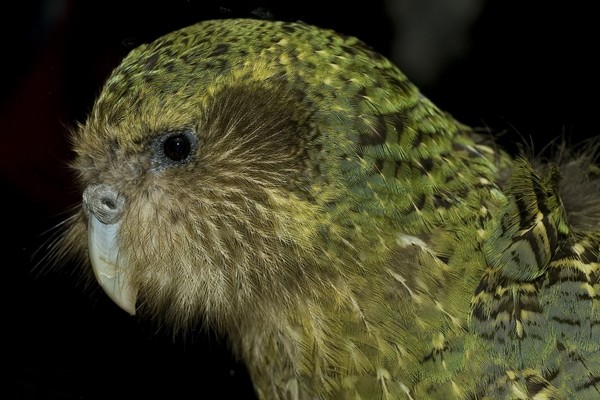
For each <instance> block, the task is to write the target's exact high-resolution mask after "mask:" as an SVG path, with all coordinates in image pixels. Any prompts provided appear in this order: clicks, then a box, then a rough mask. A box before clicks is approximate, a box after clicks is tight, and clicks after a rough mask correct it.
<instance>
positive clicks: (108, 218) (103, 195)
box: [83, 184, 125, 225]
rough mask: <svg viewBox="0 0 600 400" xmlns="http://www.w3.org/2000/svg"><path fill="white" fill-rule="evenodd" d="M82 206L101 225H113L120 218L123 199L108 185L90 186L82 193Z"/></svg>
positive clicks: (123, 203) (123, 204)
mask: <svg viewBox="0 0 600 400" xmlns="http://www.w3.org/2000/svg"><path fill="white" fill-rule="evenodd" d="M83 206H84V208H85V210H86V212H87V213H88V214H93V215H94V216H95V217H96V218H97V219H98V220H99V221H100V222H102V223H103V224H107V225H108V224H114V223H116V222H117V221H119V219H120V218H121V214H122V213H123V208H124V206H125V199H124V197H123V195H121V194H120V193H119V192H118V191H117V190H116V189H115V188H114V187H112V186H110V185H104V184H102V185H90V186H88V187H87V188H86V189H85V190H84V191H83Z"/></svg>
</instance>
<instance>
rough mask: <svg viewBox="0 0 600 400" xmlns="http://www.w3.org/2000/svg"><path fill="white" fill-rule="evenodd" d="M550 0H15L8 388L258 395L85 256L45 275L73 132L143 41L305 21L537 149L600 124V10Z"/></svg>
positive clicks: (11, 22)
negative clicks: (240, 20)
mask: <svg viewBox="0 0 600 400" xmlns="http://www.w3.org/2000/svg"><path fill="white" fill-rule="evenodd" d="M17 3H18V4H17ZM147 3H150V4H147ZM549 3H550V2H523V1H516V0H504V1H477V0H464V1H456V2H448V1H445V0H427V1H425V0H396V1H393V0H388V1H387V2H384V1H380V0H371V1H369V2H362V3H361V4H360V5H351V2H349V1H330V2H323V1H320V2H298V3H291V2H290V4H286V2H276V1H273V2H266V1H265V2H261V1H248V2H244V3H242V2H234V1H170V2H166V1H165V2H154V3H151V2H127V3H126V2H121V1H114V0H109V1H106V0H105V1H99V0H98V1H85V2H83V1H80V2H75V1H68V0H62V1H59V0H47V1H30V2H15V4H11V6H12V7H13V9H12V10H11V11H4V12H3V17H2V23H1V24H0V25H1V27H0V29H1V30H2V38H3V39H4V43H3V46H2V50H1V51H2V52H3V53H2V56H0V64H1V66H2V71H3V72H2V74H1V76H2V79H3V85H2V89H1V91H0V129H1V130H2V145H1V146H0V185H1V187H2V194H3V196H2V200H3V201H2V210H3V212H2V218H3V219H4V220H8V225H7V228H8V229H6V230H5V231H4V235H3V236H2V237H3V239H2V250H3V251H2V253H3V255H4V257H3V262H2V271H3V276H2V278H3V279H2V282H3V291H2V292H3V293H4V294H5V297H6V298H5V300H4V302H3V304H4V316H5V317H4V318H3V320H4V323H3V325H2V326H3V328H2V331H3V336H4V345H5V346H4V349H3V354H2V360H3V361H4V367H5V370H6V369H8V370H9V371H10V372H9V374H8V375H4V376H5V377H6V378H7V379H8V385H7V386H5V387H6V388H8V389H7V390H8V395H6V396H5V395H4V394H2V395H0V396H1V397H3V398H11V399H104V398H107V397H110V398H121V397H135V398H144V397H156V396H159V395H161V394H164V395H165V396H167V395H168V396H169V398H192V397H194V396H197V398H213V397H218V398H252V396H253V395H252V388H251V384H250V382H249V380H248V378H247V376H246V374H245V371H244V368H243V366H241V365H240V364H238V363H236V362H235V361H234V360H232V358H231V357H230V356H229V353H228V351H227V349H226V347H225V346H224V344H223V343H222V341H221V340H220V339H218V338H216V337H214V335H210V334H206V333H202V332H197V333H193V334H190V335H188V336H187V338H186V340H183V339H181V338H173V337H172V336H171V335H170V334H169V333H168V332H167V331H165V330H163V329H161V328H160V327H159V326H157V325H156V324H154V323H151V322H148V321H140V320H137V319H135V318H132V317H129V316H127V315H126V314H125V313H124V312H122V311H121V310H119V309H118V308H117V307H116V306H115V305H113V304H112V303H110V301H109V300H108V299H107V298H106V297H105V296H104V295H103V294H102V293H101V292H100V291H98V290H88V289H85V288H84V287H83V286H82V285H80V284H79V282H78V279H77V275H76V274H75V273H73V270H74V266H73V265H64V266H63V267H62V268H59V269H51V270H49V271H48V270H46V272H43V273H41V272H40V271H42V270H43V269H40V268H34V266H35V264H36V262H38V261H39V260H40V259H41V257H43V254H44V247H43V242H44V240H45V239H47V238H48V237H49V234H48V233H44V232H46V231H47V230H48V229H50V228H51V227H52V226H54V225H56V224H57V223H59V222H60V221H61V220H62V219H63V218H64V217H65V216H66V215H67V214H65V211H66V210H68V209H69V207H72V206H74V205H75V204H76V203H77V202H78V198H79V195H78V193H77V188H76V187H75V186H74V185H73V184H72V176H71V174H70V172H69V170H68V168H67V167H66V165H67V162H68V161H69V160H71V159H72V154H71V153H70V152H69V149H68V147H69V145H68V130H69V129H70V128H71V127H73V126H75V124H76V123H77V121H80V122H83V121H84V120H85V116H86V114H87V112H89V110H90V107H91V105H92V102H93V99H94V97H95V96H96V95H97V94H98V92H99V90H100V86H101V84H102V82H103V80H104V79H105V78H106V77H107V75H108V74H109V72H110V71H111V69H112V68H114V67H115V66H116V65H117V64H118V62H119V60H120V59H121V58H122V57H123V56H124V55H125V54H127V52H128V51H129V50H131V49H132V48H133V47H135V46H136V45H138V44H141V43H144V42H147V41H150V40H152V39H154V38H156V37H157V36H159V35H162V34H165V33H167V32H169V31H171V30H174V29H177V28H181V27H184V26H186V25H189V24H192V23H194V22H197V21H200V20H205V19H210V18H232V17H272V18H275V19H283V20H303V21H305V22H308V23H312V24H316V25H320V26H322V27H327V28H333V29H335V30H338V31H340V32H344V33H346V34H351V35H354V36H358V37H360V38H361V39H363V40H364V41H365V42H367V43H369V44H370V45H371V46H373V47H374V48H375V49H377V50H378V51H380V52H381V53H383V54H385V55H387V56H389V57H391V58H393V59H394V60H395V61H396V62H397V63H398V65H399V66H400V67H401V68H402V69H403V70H404V71H405V72H406V73H407V75H408V76H409V77H411V78H412V79H413V81H415V82H416V83H417V84H418V85H419V86H420V87H421V89H422V90H423V92H424V93H425V94H426V95H427V96H428V97H429V98H430V99H432V100H433V101H434V102H435V103H437V104H438V105H439V106H440V107H441V108H443V109H445V110H447V111H449V112H451V113H452V114H453V115H454V116H456V117H457V118H458V119H459V120H461V121H463V122H465V123H468V124H471V125H475V126H480V127H488V128H491V129H492V130H493V131H495V132H498V133H499V134H500V133H502V135H501V138H500V141H501V143H502V144H504V145H506V146H507V147H508V148H509V149H514V148H515V147H516V146H515V143H517V142H527V143H533V145H534V149H540V148H541V147H542V146H543V145H544V144H545V143H547V142H549V141H550V140H551V139H553V138H555V137H558V136H561V135H562V136H564V137H566V138H568V139H570V140H572V141H573V142H578V141H581V140H583V139H585V138H587V137H592V136H598V134H599V129H598V125H597V123H596V120H597V118H598V116H597V112H596V105H597V103H598V102H597V100H596V96H597V93H598V81H599V79H598V75H597V73H598V71H599V69H598V66H599V65H598V62H597V61H595V60H593V58H594V57H595V56H596V54H595V53H597V52H598V38H599V35H598V28H597V26H598V24H597V23H596V20H595V18H594V17H595V15H596V14H595V13H594V12H592V8H591V5H590V6H584V5H583V4H584V2H581V3H582V4H579V3H578V2H573V1H568V2H567V1H558V2H552V5H550V4H549ZM284 4H285V5H284ZM449 4H452V5H454V6H453V7H451V8H449ZM525 4H526V6H525ZM590 4H591V3H590ZM5 226H6V225H5ZM36 249H40V252H39V253H38V255H37V256H36V255H34V253H35V251H36ZM42 264H43V263H42ZM217 393H218V396H217V395H216V394H217ZM213 394H214V395H213Z"/></svg>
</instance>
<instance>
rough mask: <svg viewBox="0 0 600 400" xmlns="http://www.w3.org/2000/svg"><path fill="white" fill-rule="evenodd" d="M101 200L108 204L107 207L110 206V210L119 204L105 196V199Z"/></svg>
mask: <svg viewBox="0 0 600 400" xmlns="http://www.w3.org/2000/svg"><path fill="white" fill-rule="evenodd" d="M101 202H102V204H103V205H105V206H106V208H108V209H110V210H114V209H115V208H117V205H116V204H115V202H114V201H112V200H111V199H106V198H104V199H102V200H101Z"/></svg>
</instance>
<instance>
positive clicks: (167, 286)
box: [60, 19, 600, 399]
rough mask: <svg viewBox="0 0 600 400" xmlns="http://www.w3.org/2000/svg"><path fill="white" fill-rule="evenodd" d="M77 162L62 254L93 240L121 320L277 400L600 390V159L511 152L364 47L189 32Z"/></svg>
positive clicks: (328, 38) (88, 139)
mask: <svg viewBox="0 0 600 400" xmlns="http://www.w3.org/2000/svg"><path fill="white" fill-rule="evenodd" d="M73 145H74V149H75V152H76V155H77V156H76V159H75V161H74V164H73V165H74V168H75V170H76V171H77V173H78V175H79V179H80V183H81V188H82V191H83V192H84V195H83V198H84V202H83V207H82V208H81V210H80V211H79V212H78V213H77V215H76V216H75V217H74V218H73V219H72V224H71V226H70V227H69V230H68V231H67V232H66V234H65V236H64V238H63V240H62V243H61V246H62V247H61V250H60V251H61V252H70V253H71V254H73V255H78V256H79V257H81V259H82V260H84V261H85V264H86V265H88V261H87V260H88V237H89V253H90V254H91V258H92V264H93V265H94V269H95V271H96V275H97V277H98V279H99V281H100V282H101V284H102V286H103V287H104V289H105V290H106V292H107V293H108V294H109V295H111V297H113V298H114V299H115V301H117V303H119V304H120V305H121V306H122V307H123V308H125V309H126V310H128V311H130V312H134V310H135V309H136V307H137V312H138V313H139V314H141V315H145V316H150V317H153V318H156V319H159V320H162V321H164V322H165V323H167V324H170V325H171V326H172V327H173V328H174V329H176V330H180V329H186V327H189V326H190V325H191V324H207V325H210V326H212V327H214V328H215V329H217V330H218V331H219V332H221V333H222V334H224V335H225V336H226V337H227V338H228V340H229V342H230V343H231V346H232V350H233V351H234V352H235V353H236V354H237V355H238V356H239V357H241V359H242V360H243V361H244V362H245V363H246V365H247V366H248V370H249V372H250V375H251V377H252V380H253V382H254V384H255V388H256V392H257V394H258V395H259V397H260V398H262V399H317V398H318V399H359V398H360V399H381V398H386V399H402V398H406V399H446V398H457V399H592V398H599V397H600V391H599V387H598V385H599V384H598V380H599V379H600V354H599V347H600V331H599V329H600V328H599V325H598V324H599V320H600V314H599V311H598V310H599V309H600V304H599V303H598V296H599V294H598V291H599V290H600V284H599V275H598V272H599V271H598V270H599V267H600V263H599V246H600V223H599V222H600V200H598V198H599V196H600V179H599V174H600V170H599V169H598V167H597V166H596V164H595V163H594V162H595V160H594V159H593V158H592V156H590V155H589V154H591V153H590V152H587V153H584V154H583V155H581V156H579V157H577V156H575V157H566V158H565V159H564V160H562V161H560V162H556V163H550V162H546V163H541V162H538V161H534V160H528V159H526V158H524V157H517V158H515V159H513V158H512V157H510V156H509V155H507V154H506V153H505V152H503V151H501V150H499V149H498V148H497V147H496V146H495V145H494V144H493V143H492V142H491V141H490V139H489V138H487V137H485V138H484V137H483V136H481V135H479V134H477V133H476V132H475V131H474V130H473V129H472V128H470V127H468V126H465V125H463V124H461V123H459V122H457V121H456V120H454V119H453V118H452V116H450V115H449V114H447V113H444V112H442V111H440V110H439V109H438V108H436V107H435V106H434V105H433V104H432V103H431V102H430V101H429V100H428V99H426V98H425V97H424V96H423V95H421V94H420V93H419V91H418V89H417V88H416V87H415V86H413V85H412V84H411V83H410V82H409V81H408V80H407V78H406V77H405V76H404V75H403V74H402V73H401V72H400V71H399V70H398V69H397V67H395V66H394V65H393V64H392V63H390V61H388V60H387V59H385V58H384V57H382V56H381V55H379V54H377V53H376V52H374V51H373V50H371V49H370V48H369V47H368V46H366V45H365V44H363V43H362V42H360V41H359V40H357V39H356V38H353V37H347V36H343V35H339V34H336V33H334V32H332V31H328V30H321V29H318V28H316V27H313V26H309V25H305V24H302V23H284V22H271V21H258V20H244V19H242V20H217V21H206V22H202V23H199V24H197V25H193V26H190V27H188V28H185V29H182V30H179V31H176V32H174V33H171V34H168V35H166V36H164V37H162V38H159V39H158V40H156V41H155V42H153V43H150V44H148V45H143V46H140V47H139V48H137V49H135V50H133V51H132V52H131V53H130V54H129V55H128V56H127V57H126V58H125V59H124V60H123V62H122V63H121V65H120V66H119V67H118V68H116V70H115V71H114V72H113V73H112V75H111V76H110V78H109V79H108V81H107V83H106V85H105V87H104V89H103V90H102V92H101V94H100V96H99V97H98V99H97V101H96V103H95V105H94V107H93V110H92V111H91V113H90V115H89V118H88V120H87V121H86V122H85V124H83V125H82V126H80V128H79V129H78V131H77V132H76V134H75V135H74V137H73ZM563 175H566V177H563ZM563 187H564V189H563ZM561 191H565V192H566V195H565V193H562V192H561ZM107 260H108V261H107ZM103 268H109V269H110V268H113V269H114V271H112V272H110V273H106V272H105V270H104V269H103ZM90 269H91V267H90ZM103 271H104V272H103ZM113 273H114V275H113Z"/></svg>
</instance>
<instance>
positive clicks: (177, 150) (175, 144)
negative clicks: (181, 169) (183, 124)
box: [163, 133, 192, 162]
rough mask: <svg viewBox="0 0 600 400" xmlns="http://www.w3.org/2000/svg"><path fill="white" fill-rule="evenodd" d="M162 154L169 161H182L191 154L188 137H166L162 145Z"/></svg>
mask: <svg viewBox="0 0 600 400" xmlns="http://www.w3.org/2000/svg"><path fill="white" fill-rule="evenodd" d="M163 152H164V154H165V156H166V157H167V158H169V159H170V160H171V161H175V162H179V161H183V160H185V159H186V158H188V157H189V155H190V153H191V152H192V143H191V142H190V139H189V138H188V136H187V135H185V134H183V133H178V134H174V135H172V136H167V137H166V138H165V141H164V143H163Z"/></svg>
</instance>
